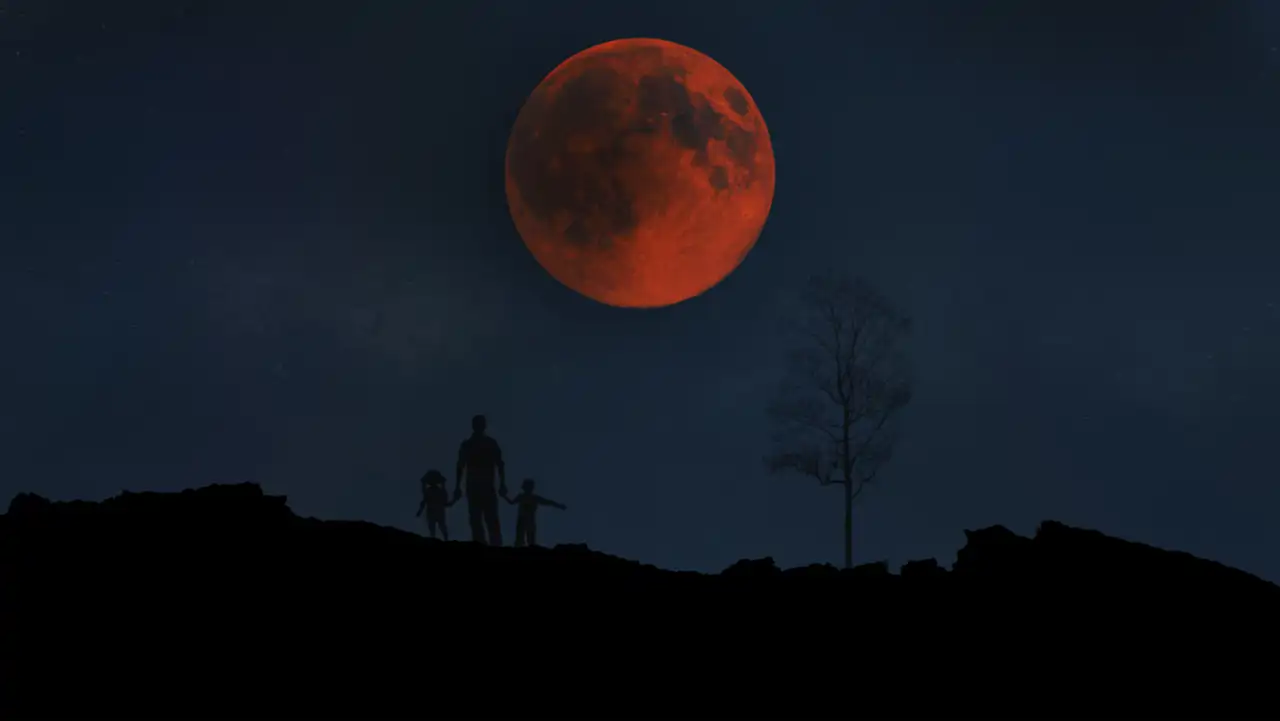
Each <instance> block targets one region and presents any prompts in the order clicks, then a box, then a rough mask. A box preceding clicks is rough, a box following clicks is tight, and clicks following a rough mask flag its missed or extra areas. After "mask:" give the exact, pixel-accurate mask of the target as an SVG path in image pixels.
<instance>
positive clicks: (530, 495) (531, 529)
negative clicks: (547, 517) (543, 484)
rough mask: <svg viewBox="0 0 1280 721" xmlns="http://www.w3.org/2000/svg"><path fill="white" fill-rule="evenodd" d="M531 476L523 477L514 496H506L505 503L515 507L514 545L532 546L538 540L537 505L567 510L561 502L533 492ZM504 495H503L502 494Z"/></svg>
mask: <svg viewBox="0 0 1280 721" xmlns="http://www.w3.org/2000/svg"><path fill="white" fill-rule="evenodd" d="M534 485H535V484H534V481H533V479H532V478H526V479H524V483H521V484H520V493H518V494H516V497H515V498H507V503H510V504H511V505H513V506H515V507H516V545H517V546H533V545H536V544H537V542H538V506H551V507H552V508H559V509H560V510H562V511H564V510H568V508H567V507H566V506H565V505H564V504H563V503H556V502H555V501H553V500H551V499H550V498H543V497H542V496H539V495H538V494H536V493H534V492H533V489H534ZM504 497H505V496H504Z"/></svg>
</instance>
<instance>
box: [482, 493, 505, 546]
mask: <svg viewBox="0 0 1280 721" xmlns="http://www.w3.org/2000/svg"><path fill="white" fill-rule="evenodd" d="M487 500H488V503H486V504H485V508H484V515H485V522H486V525H488V526H489V545H491V546H501V545H502V526H501V525H500V524H499V523H498V494H496V493H495V494H493V496H492V497H491V498H489V499H487Z"/></svg>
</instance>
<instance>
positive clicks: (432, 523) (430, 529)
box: [427, 516, 436, 538]
mask: <svg viewBox="0 0 1280 721" xmlns="http://www.w3.org/2000/svg"><path fill="white" fill-rule="evenodd" d="M427 535H428V536H430V537H431V538H435V537H436V519H434V518H432V517H431V516H427Z"/></svg>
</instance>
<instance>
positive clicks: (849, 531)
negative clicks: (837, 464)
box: [844, 481, 853, 568]
mask: <svg viewBox="0 0 1280 721" xmlns="http://www.w3.org/2000/svg"><path fill="white" fill-rule="evenodd" d="M844 567H845V568H853V483H851V482H849V481H845V484H844Z"/></svg>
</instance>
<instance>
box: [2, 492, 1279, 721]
mask: <svg viewBox="0 0 1280 721" xmlns="http://www.w3.org/2000/svg"><path fill="white" fill-rule="evenodd" d="M967 535H968V542H967V544H966V545H965V547H964V548H963V549H961V551H960V552H959V554H958V557H957V559H956V563H955V566H954V568H953V570H950V571H948V570H946V569H944V568H942V567H940V566H939V565H938V564H937V563H935V562H932V561H925V562H916V563H912V564H908V565H907V566H906V567H904V568H903V571H902V573H900V574H890V573H888V571H887V570H886V569H885V568H884V567H883V566H877V565H869V566H863V567H861V568H858V569H854V570H852V571H847V572H842V571H837V570H834V569H832V568H830V567H826V566H815V567H809V568H801V569H792V570H785V571H784V570H779V569H777V568H776V567H775V566H774V565H773V564H772V562H771V561H769V560H768V559H765V560H762V561H742V562H739V563H737V564H735V565H734V566H732V567H730V568H729V569H726V571H724V572H723V573H720V574H715V575H708V574H697V573H675V572H670V571H664V570H660V569H657V568H654V567H652V566H645V565H642V564H639V563H635V562H632V561H626V560H622V559H619V558H614V557H611V556H607V555H604V554H600V553H596V552H592V551H590V550H588V549H587V548H585V547H565V546H560V547H557V548H555V549H541V548H534V549H511V548H496V549H495V548H485V547H478V546H474V545H472V544H469V543H448V544H446V543H440V542H436V541H430V540H427V539H424V538H422V537H420V536H417V535H415V534H411V533H407V532H404V531H399V530H394V529H389V528H383V527H379V526H375V525H372V524H368V523H350V522H335V521H318V520H315V519H307V518H299V517H297V516H294V515H293V514H292V513H291V512H290V511H289V509H288V507H287V506H286V504H285V499H283V498H279V497H270V496H264V495H263V494H262V492H261V490H260V489H259V488H258V487H257V486H253V485H242V486H210V487H207V488H202V489H198V490H193V491H186V492H183V493H180V494H152V493H144V494H124V495H122V496H119V497H116V498H112V499H109V500H107V501H104V502H102V503H86V502H74V503H50V502H48V501H46V500H44V499H42V498H39V497H38V496H31V495H25V494H24V495H21V496H18V497H17V498H15V499H14V501H13V503H12V504H11V505H10V509H9V512H8V514H6V515H4V516H0V584H2V585H0V613H2V614H3V616H2V625H0V633H2V634H3V637H2V638H0V664H2V668H0V670H2V671H3V684H4V685H3V687H2V688H0V716H3V717H6V718H14V717H17V716H23V717H54V716H71V715H75V716H79V717H102V716H130V717H144V716H149V717H160V716H163V717H165V718H173V717H192V716H219V717H249V716H258V717H262V716H277V717H279V716H289V717H297V718H303V717H305V718H313V719H314V718H336V717H343V718H347V717H350V718H389V717H396V718H406V717H420V716H451V717H459V716H484V717H496V716H506V717H512V716H514V717H527V716H539V717H544V716H545V717H557V718H565V717H570V718H585V717H591V718H604V717H646V718H662V717H676V716H679V717H689V716H717V717H735V718H763V717H782V718H792V717H806V716H808V717H813V716H823V717H830V716H833V715H841V716H843V715H878V716H884V715H892V716H906V715H919V714H931V715H949V716H953V715H974V714H982V715H984V716H1018V717H1026V716H1046V715H1048V716H1066V715H1073V716H1079V715H1082V714H1087V715H1102V714H1106V715H1115V714H1124V715H1154V714H1160V715H1177V716H1186V715H1212V716H1216V717H1229V716H1250V717H1255V718H1256V717H1272V716H1275V715H1277V712H1278V711H1280V709H1277V706H1276V698H1275V695H1274V692H1272V690H1271V689H1272V687H1273V682H1274V679H1275V678H1276V677H1277V675H1280V662H1277V651H1280V646H1277V644H1276V641H1277V639H1278V638H1280V634H1278V633H1277V631H1278V628H1280V588H1278V587H1276V586H1275V585H1273V584H1270V583H1267V582H1265V581H1263V580H1261V579H1258V578H1256V577H1254V576H1251V575H1249V574H1246V573H1243V572H1241V571H1238V570H1234V569H1231V568H1227V567H1225V566H1222V565H1220V564H1217V563H1213V562H1210V561H1205V560H1202V559H1198V558H1194V557H1192V556H1189V555H1187V554H1182V553H1174V552H1169V551H1162V550H1159V549H1155V548H1151V547H1148V546H1143V545H1141V544H1135V543H1129V542H1126V541H1121V540H1118V539H1114V538H1109V537H1107V536H1104V535H1102V534H1100V533H1096V532H1092V531H1085V530H1080V529H1075V528H1070V527H1067V526H1063V525H1061V524H1057V523H1052V522H1046V523H1045V524H1043V525H1042V526H1041V528H1040V530H1039V532H1038V533H1037V534H1036V536H1035V538H1030V539H1029V538H1023V537H1019V536H1017V535H1014V534H1013V533H1011V532H1009V531H1007V530H1005V529H1003V528H1001V527H994V528H989V529H985V530H982V531H976V532H972V533H968V534H967Z"/></svg>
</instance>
